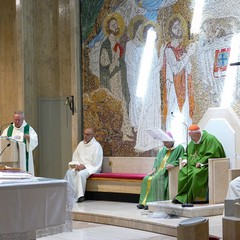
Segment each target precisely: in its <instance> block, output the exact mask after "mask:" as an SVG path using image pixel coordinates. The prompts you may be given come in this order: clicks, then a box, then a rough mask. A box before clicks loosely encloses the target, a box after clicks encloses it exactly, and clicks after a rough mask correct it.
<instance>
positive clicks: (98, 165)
mask: <svg viewBox="0 0 240 240" xmlns="http://www.w3.org/2000/svg"><path fill="white" fill-rule="evenodd" d="M102 161H103V149H102V146H101V145H100V143H99V142H98V141H97V140H96V139H95V138H94V130H93V129H92V128H86V129H85V130H84V132H83V141H81V142H80V143H79V144H78V146H77V148H76V150H75V151H74V152H73V156H72V161H71V162H70V163H69V166H70V168H69V169H68V171H67V172H66V175H65V179H66V180H67V181H68V182H69V183H70V185H71V186H72V187H73V189H74V191H75V194H76V196H77V198H78V202H83V201H84V195H85V189H86V183H87V178H88V177H89V176H90V175H91V174H93V173H98V172H101V169H102Z"/></svg>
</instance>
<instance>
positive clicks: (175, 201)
mask: <svg viewBox="0 0 240 240" xmlns="http://www.w3.org/2000/svg"><path fill="white" fill-rule="evenodd" d="M172 203H175V204H182V203H181V202H179V201H178V200H177V199H176V198H174V199H173V200H172Z"/></svg>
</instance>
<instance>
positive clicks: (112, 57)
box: [99, 12, 133, 141]
mask: <svg viewBox="0 0 240 240" xmlns="http://www.w3.org/2000/svg"><path fill="white" fill-rule="evenodd" d="M103 30H104V34H105V36H106V38H105V40H104V41H103V42H102V44H101V48H100V56H99V69H100V85H101V86H102V87H104V88H107V89H108V90H109V91H110V92H111V93H112V95H113V96H114V97H115V98H116V99H118V100H120V101H121V102H122V111H123V121H122V127H121V131H122V133H123V138H122V140H123V141H132V140H133V139H132V138H131V137H133V131H132V127H131V124H130V120H129V117H128V103H129V91H128V85H127V80H126V64H125V61H124V47H123V46H122V45H121V44H120V42H119V38H120V37H121V36H122V34H123V32H124V30H125V26H124V19H123V18H122V16H121V15H120V14H119V13H116V12H115V13H111V14H109V15H108V16H107V17H106V18H105V20H104V22H103Z"/></svg>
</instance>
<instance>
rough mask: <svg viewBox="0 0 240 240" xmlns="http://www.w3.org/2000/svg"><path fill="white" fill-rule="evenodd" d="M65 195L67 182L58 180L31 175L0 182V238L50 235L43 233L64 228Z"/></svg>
mask: <svg viewBox="0 0 240 240" xmlns="http://www.w3.org/2000/svg"><path fill="white" fill-rule="evenodd" d="M67 194H68V189H67V182H66V181H65V180H60V179H48V178H32V179H24V180H16V181H15V180H13V181H11V182H4V183H1V184H0V239H24V240H27V239H35V238H36V237H41V236H46V235H51V233H50V234H46V233H44V232H46V231H50V232H51V230H50V229H51V228H53V229H54V228H58V227H60V229H61V231H66V229H65V230H64V226H65V225H66V224H67V220H69V219H67V215H68V214H67V211H68V210H69V209H68V208H69V207H67V201H68V199H67V198H68V197H67ZM65 227H66V226H65ZM66 228H69V226H67V227H66ZM68 230H70V231H71V230H72V229H68ZM38 231H39V234H38ZM61 231H59V232H61ZM54 233H58V232H54ZM52 234H53V233H52ZM37 235H40V236H37Z"/></svg>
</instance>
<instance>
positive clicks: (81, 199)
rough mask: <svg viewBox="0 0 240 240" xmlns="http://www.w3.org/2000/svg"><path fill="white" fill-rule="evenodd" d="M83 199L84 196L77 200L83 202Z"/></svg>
mask: <svg viewBox="0 0 240 240" xmlns="http://www.w3.org/2000/svg"><path fill="white" fill-rule="evenodd" d="M84 200H85V198H84V197H80V198H78V200H77V202H83V201H84Z"/></svg>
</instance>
